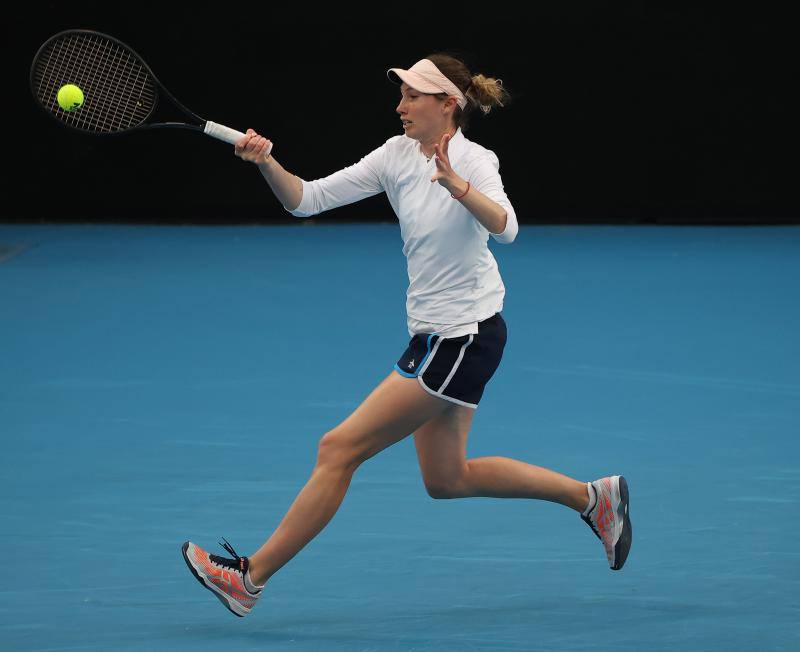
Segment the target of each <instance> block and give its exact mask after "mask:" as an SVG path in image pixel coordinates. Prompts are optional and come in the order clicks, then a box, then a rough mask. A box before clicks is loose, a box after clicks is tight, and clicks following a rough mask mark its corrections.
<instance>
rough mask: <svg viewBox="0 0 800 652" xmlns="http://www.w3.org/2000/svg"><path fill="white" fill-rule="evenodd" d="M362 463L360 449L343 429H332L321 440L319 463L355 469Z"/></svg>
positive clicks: (318, 451) (318, 452) (318, 450)
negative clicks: (356, 447) (357, 448)
mask: <svg viewBox="0 0 800 652" xmlns="http://www.w3.org/2000/svg"><path fill="white" fill-rule="evenodd" d="M360 463H361V459H360V455H359V453H358V451H357V450H356V449H355V448H354V447H353V445H352V444H351V443H350V442H348V440H347V437H346V436H345V435H344V433H342V432H341V431H338V430H330V431H328V432H326V433H325V434H324V435H323V436H322V438H321V439H320V440H319V446H318V447H317V464H318V465H325V466H337V467H342V468H351V469H355V468H356V467H357V466H358V465H359V464H360Z"/></svg>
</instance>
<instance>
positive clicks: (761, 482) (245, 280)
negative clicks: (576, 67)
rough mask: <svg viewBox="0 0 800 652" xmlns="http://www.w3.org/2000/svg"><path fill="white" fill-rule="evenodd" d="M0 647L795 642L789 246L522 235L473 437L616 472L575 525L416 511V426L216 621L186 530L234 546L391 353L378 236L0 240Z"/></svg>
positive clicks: (394, 288)
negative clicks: (606, 515)
mask: <svg viewBox="0 0 800 652" xmlns="http://www.w3.org/2000/svg"><path fill="white" fill-rule="evenodd" d="M0 247H1V248H0V252H2V253H0V259H2V262H0V310H1V311H2V313H1V319H0V429H1V430H0V431H1V432H2V462H0V483H1V484H0V488H1V489H2V498H0V500H1V501H2V502H1V503H0V515H1V516H2V521H1V522H2V526H1V528H0V529H1V530H2V550H3V572H2V576H3V582H2V586H0V641H2V643H1V644H0V647H1V648H2V649H3V650H191V651H198V650H214V651H215V652H219V651H220V650H225V651H229V650H322V651H328V650H364V651H367V650H380V651H383V650H397V651H400V650H408V651H411V650H413V651H415V652H420V651H423V650H426V651H435V652H440V651H443V650H448V651H449V650H453V651H459V652H461V651H474V650H558V651H562V650H614V651H617V652H618V651H620V650H631V651H637V652H639V651H643V650H721V649H730V650H797V649H800V548H798V535H800V443H798V440H800V415H799V414H798V413H799V411H800V410H799V408H800V367H799V365H798V363H799V362H800V344H798V333H800V304H799V302H798V299H800V289H798V287H799V286H798V281H800V229H798V228H792V227H765V228H753V227H739V228H736V227H729V228H719V227H717V228H714V227H702V228H700V227H636V226H631V227H612V226H598V227H555V226H546V227H545V226H541V227H523V228H522V229H521V231H520V234H519V236H518V238H517V240H516V242H514V243H513V244H511V245H499V244H497V243H494V242H492V243H491V247H492V249H493V251H494V252H495V255H496V257H497V259H498V262H499V265H500V270H501V272H502V274H503V277H504V280H505V283H506V288H507V296H506V306H505V310H504V312H503V315H504V317H505V319H506V321H507V323H508V328H509V338H508V344H507V347H506V351H505V357H504V359H503V362H502V364H501V366H500V369H499V370H498V372H497V374H496V375H495V377H494V378H493V379H492V381H491V382H490V383H489V385H488V387H487V390H486V393H485V394H484V397H483V400H482V402H481V405H480V407H479V409H478V411H477V414H476V417H475V422H474V426H473V430H472V433H471V435H470V445H469V451H468V452H469V456H470V457H480V456H485V455H503V456H509V457H515V458H519V459H522V460H525V461H527V462H530V463H533V464H537V465H541V466H546V467H549V468H552V469H555V470H557V471H560V472H563V473H566V474H567V475H570V476H572V477H575V478H578V479H581V480H590V479H594V478H596V477H599V476H602V475H609V474H617V473H623V474H624V475H625V476H626V477H627V479H628V481H629V484H630V487H631V516H632V519H633V528H634V530H633V531H634V542H633V547H632V549H631V554H630V557H629V559H628V562H627V565H626V566H625V568H624V569H623V570H622V571H620V572H612V571H610V570H609V569H608V567H607V564H606V560H605V555H604V553H603V550H602V546H601V545H600V543H599V542H598V540H597V539H596V538H595V537H594V535H593V534H592V532H591V531H590V530H589V528H588V527H587V526H586V525H585V524H584V523H583V522H582V521H581V520H580V518H579V517H578V515H577V513H574V512H571V511H570V510H568V509H567V508H564V507H561V506H558V505H555V504H551V503H546V502H540V501H525V500H500V499H490V498H477V499H467V500H454V501H447V500H440V501H435V500H432V499H431V498H429V497H428V495H427V493H426V492H425V488H424V486H423V484H422V480H421V478H420V474H419V470H418V467H417V461H416V455H415V451H414V446H413V442H412V440H411V439H410V438H409V439H406V440H404V441H402V442H401V443H399V444H397V445H396V446H394V447H392V448H390V449H388V450H386V451H384V452H383V453H381V454H380V455H378V456H377V457H375V458H373V459H371V460H369V461H368V462H367V463H366V464H365V465H364V466H362V467H361V468H360V469H359V470H358V471H357V473H356V475H355V477H354V480H353V483H352V485H351V488H350V492H349V493H348V495H347V497H346V498H345V501H344V504H343V505H342V507H341V509H340V511H339V512H338V513H337V515H336V516H335V517H334V519H333V521H332V522H331V524H330V525H329V526H328V527H327V528H326V529H325V530H324V531H323V532H322V534H321V535H320V536H319V537H318V538H317V539H315V540H314V541H313V542H312V543H311V544H310V545H309V546H308V547H307V548H306V549H305V550H303V551H302V552H301V553H300V554H299V555H298V556H297V557H296V558H295V559H294V560H293V561H292V562H290V563H289V565H287V566H286V567H285V568H284V569H283V570H282V571H281V572H279V573H278V574H277V575H275V576H274V578H273V579H272V581H271V582H270V584H269V586H268V590H267V594H266V596H265V598H263V599H262V600H261V601H260V602H259V604H258V605H257V606H256V608H255V610H254V611H253V613H252V614H251V615H250V616H248V617H247V618H245V619H238V618H236V617H234V616H233V615H232V614H230V613H229V612H228V611H227V610H225V609H224V608H223V607H222V606H221V605H220V604H219V602H218V601H217V600H215V599H214V597H213V596H212V595H211V594H210V593H209V592H208V591H206V590H205V589H203V588H202V587H201V586H200V585H199V584H198V583H197V581H196V580H195V579H194V578H193V577H192V576H191V575H190V573H189V572H188V570H187V568H186V566H185V565H184V562H183V560H182V558H181V554H180V546H181V543H182V542H183V541H184V540H186V539H191V540H193V541H195V542H197V543H198V544H200V545H202V546H204V547H206V548H207V549H209V550H210V551H213V552H215V553H222V550H221V548H218V547H217V546H216V541H217V539H218V538H219V537H220V536H225V537H226V538H227V539H229V540H230V541H231V542H232V543H233V544H234V546H235V547H236V548H237V549H238V550H239V552H240V553H242V554H248V553H251V552H253V551H254V550H255V549H256V548H257V547H258V546H259V545H260V544H261V543H262V541H263V540H264V539H265V538H266V537H267V536H268V535H269V534H270V533H271V532H272V530H273V529H274V528H275V527H276V526H277V524H278V522H279V521H280V519H281V518H282V517H283V515H284V513H285V511H286V509H287V508H288V507H289V505H290V504H291V502H292V501H293V500H294V497H295V495H296V493H297V492H298V491H299V490H300V488H301V487H302V486H303V485H304V484H305V481H306V480H307V478H308V476H309V474H310V472H311V470H312V468H313V466H314V461H315V456H316V446H317V441H318V440H319V438H320V437H321V436H322V435H323V434H324V433H325V432H326V431H327V430H328V429H330V428H332V427H334V426H335V425H337V424H338V423H340V422H341V421H342V420H343V419H344V418H345V417H346V416H347V415H348V414H349V413H350V412H351V411H352V410H353V409H354V408H355V407H356V406H357V405H358V404H359V403H360V402H361V401H362V400H363V399H364V398H365V397H366V396H367V394H368V393H369V392H370V391H371V390H372V389H373V387H374V386H375V385H377V384H378V383H379V382H380V381H381V380H382V379H383V378H384V377H385V376H386V375H387V374H388V373H389V372H390V371H391V369H392V365H393V364H394V363H395V362H396V361H397V359H398V358H399V357H400V354H401V353H402V352H403V350H404V348H405V347H406V345H407V344H408V339H409V338H408V334H407V332H406V330H405V303H404V301H405V288H406V282H407V279H406V269H405V259H404V257H403V255H402V251H401V247H402V242H401V239H400V233H399V229H398V227H397V226H396V225H390V224H385V225H368V226H367V225H347V226H338V225H324V226H323V225H320V226H316V227H313V226H303V225H302V224H298V225H291V226H281V227H230V228H218V227H214V228H211V227H145V226H140V227H135V226H121V227H114V226H91V225H89V226H78V225H76V226H30V225H28V226H8V225H6V226H0Z"/></svg>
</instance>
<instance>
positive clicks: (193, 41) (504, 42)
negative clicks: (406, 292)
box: [2, 2, 798, 223]
mask: <svg viewBox="0 0 800 652" xmlns="http://www.w3.org/2000/svg"><path fill="white" fill-rule="evenodd" d="M521 7H522V5H517V7H516V8H514V5H512V4H508V5H506V4H504V3H497V2H492V3H486V2H485V3H481V4H475V5H472V4H458V3H455V2H439V3H432V2H423V3H414V2H411V3H410V2H402V3H392V4H380V5H378V4H375V5H371V6H370V7H369V8H367V7H366V6H364V5H348V4H346V3H330V4H326V5H324V6H323V7H319V6H316V5H311V4H300V3H287V4H285V5H278V3H272V2H268V3H259V4H249V3H236V2H228V3H223V4H220V3H213V4H204V3H194V4H191V5H188V4H183V3H181V4H180V5H170V4H169V3H151V4H144V5H142V4H138V5H127V4H120V5H114V6H112V5H111V3H108V4H106V5H99V4H94V3H63V4H62V3H31V4H28V5H26V7H25V8H24V9H17V10H16V11H15V12H13V11H12V12H10V13H7V14H6V16H5V17H4V27H3V30H4V31H5V32H6V34H5V35H4V43H5V44H6V57H4V58H5V59H6V61H7V62H10V63H11V65H10V68H9V70H7V71H6V74H5V75H4V79H5V80H6V82H7V86H6V89H7V92H8V91H9V89H10V94H11V96H12V97H11V102H8V100H9V98H8V95H7V96H6V100H7V102H6V104H5V107H6V111H5V112H4V113H5V117H6V119H7V120H8V121H7V123H6V127H7V129H10V131H11V133H10V134H7V147H9V149H7V150H6V152H7V154H6V163H7V165H6V172H4V173H3V176H4V185H5V186H6V189H5V192H4V195H6V197H7V198H8V199H7V201H6V202H4V210H3V216H2V220H3V221H6V222H14V221H23V222H38V221H47V222H52V221H77V222H89V221H125V222H132V221H133V222H176V223H241V222H259V223H273V222H274V223H278V222H287V221H290V222H292V221H297V220H296V218H293V217H292V216H291V215H290V214H289V213H287V212H286V211H284V210H283V208H282V207H281V206H280V204H279V203H278V201H277V200H276V199H275V197H274V196H273V195H272V193H271V192H270V190H269V187H268V186H267V184H266V183H265V182H264V181H263V180H262V178H261V176H260V174H259V173H258V171H257V169H256V168H255V167H254V166H252V165H250V164H247V163H244V162H243V161H241V160H240V159H238V158H236V157H235V156H234V155H233V152H232V148H231V147H230V146H228V145H226V144H224V143H221V142H218V141H214V140H212V139H210V138H207V137H204V136H202V135H199V134H195V133H191V132H184V131H179V130H164V131H150V132H144V133H135V134H129V135H121V136H115V137H97V136H88V135H81V134H76V133H72V132H70V131H68V130H66V129H64V128H63V127H61V126H60V125H58V124H57V123H56V122H55V121H53V120H51V119H49V118H48V117H47V116H46V115H45V114H44V113H43V112H41V110H40V109H39V108H38V107H37V106H36V105H35V104H34V101H33V99H32V97H31V94H30V91H29V87H28V72H29V67H30V62H31V60H32V58H33V56H34V54H35V53H36V50H37V49H38V47H39V46H40V45H41V43H42V42H44V41H45V40H46V39H47V38H48V37H50V36H51V35H52V34H54V33H56V32H58V31H61V30H63V29H69V28H90V29H96V30H99V31H103V32H107V33H109V34H112V35H114V36H116V37H117V38H119V39H120V40H122V41H123V42H125V43H127V44H129V45H130V46H131V47H132V48H133V49H134V50H136V51H137V52H138V53H139V54H140V55H141V56H142V57H143V58H144V59H145V61H146V62H147V63H148V64H149V65H150V67H151V68H152V69H153V71H154V72H155V74H156V75H157V76H158V78H159V79H160V81H161V82H162V83H163V84H164V85H165V86H166V87H167V88H168V89H169V90H170V91H171V92H172V93H173V94H174V95H175V96H176V97H177V98H178V99H179V100H180V101H182V102H183V103H184V104H186V105H187V106H188V107H189V108H191V109H193V110H194V111H195V112H197V113H198V114H200V115H201V116H203V117H204V118H207V119H210V120H214V121H216V122H221V123H223V124H227V125H229V126H231V127H235V128H237V129H240V130H242V131H244V130H245V129H246V128H248V127H252V128H254V129H256V130H257V131H259V132H260V133H262V134H263V135H265V136H267V137H268V138H270V139H271V140H273V141H274V143H275V150H274V153H275V157H276V159H278V161H280V162H281V164H282V165H283V166H284V167H285V168H286V169H287V170H289V171H291V172H293V173H295V174H297V175H298V176H300V177H302V178H305V179H308V180H311V179H316V178H319V177H322V176H326V175H328V174H331V173H332V172H335V171H336V170H338V169H340V168H342V167H344V166H346V165H350V164H352V163H354V162H356V161H358V160H359V159H360V158H361V157H362V156H363V155H365V154H366V153H368V152H369V151H371V150H372V149H374V148H376V147H378V146H380V145H381V144H382V143H383V142H384V141H385V140H386V139H387V138H389V137H390V136H392V135H395V134H400V133H402V128H401V126H400V121H399V119H398V115H397V113H396V112H395V108H396V106H397V102H398V99H399V94H398V88H397V87H396V86H394V85H393V84H391V83H390V82H389V81H388V80H387V79H386V76H385V71H386V69H387V68H390V67H403V68H408V67H410V66H411V65H413V64H414V63H415V62H416V61H417V60H419V59H421V58H423V57H424V56H425V55H427V54H429V53H431V52H434V51H450V52H453V53H455V54H460V55H462V56H463V57H464V58H465V59H466V62H467V64H468V65H469V66H470V68H471V70H472V72H473V73H478V72H482V73H484V74H486V75H489V76H494V77H500V78H502V79H503V81H504V83H505V86H506V87H507V88H508V89H509V90H510V92H511V93H512V95H513V98H514V99H513V102H512V103H511V104H510V105H509V106H508V107H506V108H500V109H498V110H497V111H496V112H492V113H491V114H490V115H489V116H485V117H484V116H480V115H478V114H473V120H472V123H471V126H470V128H469V129H468V131H467V132H466V134H465V135H466V136H467V137H468V138H470V139H471V140H474V141H476V142H478V143H480V144H482V145H484V146H485V147H487V148H489V149H491V150H493V151H494V152H496V153H497V155H498V157H499V159H500V173H501V175H502V177H503V181H504V184H505V188H506V192H507V194H508V196H509V198H510V200H511V201H512V203H513V204H514V207H515V209H516V212H517V215H518V217H519V220H520V222H521V223H552V222H572V223H582V222H607V223H615V222H620V223H637V222H645V223H647V222H651V223H652V222H656V223H781V222H796V221H798V210H797V209H798V202H797V200H796V199H795V193H794V192H793V190H794V185H795V179H796V167H797V166H796V164H795V159H796V151H797V150H796V139H794V138H793V137H792V135H791V134H792V132H793V131H794V128H793V127H794V125H793V120H790V112H791V114H792V116H791V117H792V118H794V117H795V111H794V110H793V107H792V106H791V105H790V101H789V98H790V96H791V94H792V93H793V92H794V86H795V85H796V82H797V75H796V70H795V60H796V58H797V51H796V46H795V42H796V40H797V39H796V37H795V35H794V33H793V31H792V27H791V26H792V24H793V23H792V22H791V21H790V19H789V16H788V15H784V14H782V13H779V11H777V10H775V9H770V8H769V7H768V6H766V5H761V4H757V3H750V4H749V5H747V6H743V7H739V6H737V7H732V6H724V5H718V4H716V3H715V4H713V6H712V5H703V4H699V3H694V4H692V5H691V6H683V5H681V6H678V5H676V4H673V3H663V4H659V5H656V6H654V5H652V4H650V3H629V4H628V3H614V4H613V5H608V6H607V5H604V4H599V3H596V2H572V3H532V4H529V5H526V6H525V13H523V11H522V9H521ZM9 45H10V46H11V47H9ZM9 106H10V108H11V111H8V108H9ZM8 140H10V143H9V142H8ZM316 219H317V220H318V221H326V222H335V221H340V220H342V221H355V220H378V221H393V220H395V217H394V214H393V213H392V211H391V208H390V206H389V204H388V202H387V201H386V198H385V195H378V196H376V197H372V198H369V199H367V200H364V201H361V202H358V203H356V204H351V205H350V206H346V207H342V208H339V209H336V210H333V211H330V212H328V213H325V214H323V215H322V216H318V217H317V218H316Z"/></svg>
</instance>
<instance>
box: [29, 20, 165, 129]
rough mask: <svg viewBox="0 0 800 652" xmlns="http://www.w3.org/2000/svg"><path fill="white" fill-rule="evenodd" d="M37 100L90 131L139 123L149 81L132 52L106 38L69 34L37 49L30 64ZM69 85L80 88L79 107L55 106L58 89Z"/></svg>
mask: <svg viewBox="0 0 800 652" xmlns="http://www.w3.org/2000/svg"><path fill="white" fill-rule="evenodd" d="M34 70H35V73H34V81H35V86H36V95H37V99H38V100H39V102H40V103H41V104H42V106H44V107H45V108H46V109H47V110H48V111H50V112H51V113H52V114H53V115H54V116H55V117H56V118H58V119H59V120H61V121H62V122H64V123H65V124H67V125H69V126H72V127H75V128H78V129H83V130H85V131H94V132H104V133H109V132H116V131H123V130H125V129H130V128H132V127H135V126H137V125H139V124H141V123H142V122H144V121H145V120H146V119H147V117H148V116H149V115H150V113H151V112H152V110H153V109H154V108H155V103H156V91H155V86H154V84H153V80H152V78H151V77H150V75H149V73H148V71H147V69H146V68H145V66H144V65H143V64H142V62H141V61H140V60H139V59H138V57H136V56H135V55H134V54H133V53H131V52H130V51H129V50H127V49H126V48H124V47H121V46H120V45H119V44H117V43H114V42H113V41H110V40H108V39H106V38H102V37H100V36H95V35H87V34H70V35H67V36H65V37H64V38H61V39H58V40H56V41H54V42H53V43H52V44H51V45H50V46H49V47H48V48H47V49H46V50H45V51H43V52H42V53H41V54H40V56H39V58H38V59H37V62H36V64H35V67H34ZM64 84H75V85H77V86H79V87H80V88H81V90H82V91H83V93H84V104H83V106H82V107H80V109H78V110H75V111H71V112H67V111H63V110H62V109H61V108H60V107H59V106H58V101H57V94H58V89H59V88H61V86H63V85H64Z"/></svg>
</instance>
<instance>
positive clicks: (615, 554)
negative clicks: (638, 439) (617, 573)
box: [581, 475, 632, 570]
mask: <svg viewBox="0 0 800 652" xmlns="http://www.w3.org/2000/svg"><path fill="white" fill-rule="evenodd" d="M589 484H591V485H592V487H593V488H594V491H595V498H596V500H595V504H594V506H592V508H591V509H588V508H587V510H586V512H584V513H583V514H581V518H582V519H583V520H584V521H585V522H586V523H587V525H588V526H589V527H590V528H592V532H594V533H595V535H597V538H598V539H600V541H601V542H602V543H603V548H605V551H606V557H608V565H609V567H610V568H611V570H620V569H621V568H622V566H623V565H624V564H625V560H626V559H627V558H628V552H629V551H630V549H631V536H632V531H631V519H630V515H629V513H628V483H627V482H626V481H625V478H624V477H622V476H621V475H612V476H610V477H607V478H600V479H599V480H595V481H594V482H591V483H589Z"/></svg>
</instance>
